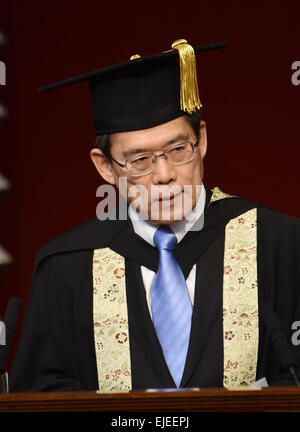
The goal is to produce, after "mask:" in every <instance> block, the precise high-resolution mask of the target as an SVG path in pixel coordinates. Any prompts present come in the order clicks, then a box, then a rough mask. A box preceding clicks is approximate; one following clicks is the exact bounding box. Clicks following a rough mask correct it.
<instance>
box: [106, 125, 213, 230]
mask: <svg viewBox="0 0 300 432" xmlns="http://www.w3.org/2000/svg"><path fill="white" fill-rule="evenodd" d="M196 141H197V140H196V137H195V134H194V131H193V128H192V127H191V125H190V123H189V121H188V120H187V119H186V118H185V117H179V118H177V119H175V120H172V121H170V122H168V123H164V124H161V125H159V126H155V127H153V128H149V129H143V130H138V131H132V132H121V133H114V134H112V135H111V136H110V154H111V155H112V157H113V158H114V159H115V160H117V161H118V162H120V163H122V164H124V162H125V161H126V160H127V159H128V158H130V157H132V156H136V155H139V154H144V153H147V152H150V153H154V154H155V155H159V154H161V153H162V152H163V151H164V150H166V149H168V148H170V146H173V145H176V144H182V143H184V142H191V143H193V144H195V143H196ZM206 141H207V140H206V127H205V123H204V122H201V128H200V137H199V144H198V146H196V147H195V149H194V159H193V160H192V161H190V162H187V163H185V164H183V165H173V164H172V163H171V161H170V160H169V159H167V158H165V157H163V156H162V157H159V158H157V159H156V162H155V164H154V169H153V171H152V172H151V173H149V174H146V175H142V176H138V177H134V176H131V175H130V174H128V173H127V172H126V169H124V168H122V167H120V166H119V165H118V164H116V163H115V162H114V161H112V162H111V165H110V166H109V168H110V170H111V172H110V176H109V178H108V177H106V178H105V179H106V180H107V181H109V183H111V184H115V185H116V186H117V187H119V185H120V178H122V177H123V178H124V177H126V179H127V190H128V191H130V190H131V194H132V195H133V196H128V195H127V201H128V203H132V205H134V204H136V203H139V204H141V202H142V205H141V206H140V205H138V208H137V210H138V212H140V214H141V216H142V217H143V218H144V219H147V220H148V222H149V223H152V224H155V225H156V224H157V225H161V224H167V223H168V224H169V223H172V222H173V221H175V220H179V219H182V218H183V217H184V216H186V212H187V209H188V211H191V210H192V209H193V208H194V206H195V204H196V200H197V198H198V196H199V189H200V190H201V187H200V185H202V179H203V158H204V156H205V153H206V145H207V142H206ZM107 167H108V165H107ZM102 176H103V175H102ZM196 186H198V188H196ZM199 187H200V188H199ZM139 189H142V190H143V191H144V192H146V194H145V193H142V194H141V195H139V193H137V194H136V193H135V192H133V193H132V191H138V190H139ZM158 191H161V193H159V194H157V192H158ZM153 192H154V193H153ZM197 194H198V195H197ZM138 196H140V199H139V200H138V199H137V197H138ZM141 198H142V199H141ZM141 207H142V208H141Z"/></svg>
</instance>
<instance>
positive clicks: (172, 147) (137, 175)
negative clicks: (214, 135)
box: [110, 141, 199, 177]
mask: <svg viewBox="0 0 300 432" xmlns="http://www.w3.org/2000/svg"><path fill="white" fill-rule="evenodd" d="M183 144H190V145H191V146H192V149H193V157H192V159H190V160H189V161H186V162H180V163H174V162H171V164H172V165H173V166H179V165H185V164H187V163H189V162H192V160H193V159H194V157H195V148H196V147H197V146H198V144H199V141H196V142H195V143H192V142H189V141H187V142H183V143H180V144H175V145H173V146H170V147H168V148H167V149H166V150H165V151H163V152H162V153H160V154H158V155H155V154H154V153H151V152H149V153H142V154H140V155H138V156H132V157H130V158H128V159H126V161H125V162H124V164H122V163H121V162H118V161H117V160H116V159H114V158H113V157H112V155H110V157H111V159H112V160H113V161H114V162H115V163H116V164H118V165H119V166H120V167H121V168H124V169H126V171H127V173H128V174H129V175H131V176H132V177H141V176H144V175H147V174H150V173H152V171H153V170H154V166H155V163H156V159H158V158H159V157H162V156H164V158H165V160H168V156H167V153H168V152H170V151H171V150H173V149H174V148H176V147H180V146H182V145H183ZM143 156H152V164H153V167H152V169H151V170H150V171H146V172H144V173H142V174H132V173H130V172H129V171H128V168H127V163H128V162H130V161H132V160H134V159H136V158H137V157H143Z"/></svg>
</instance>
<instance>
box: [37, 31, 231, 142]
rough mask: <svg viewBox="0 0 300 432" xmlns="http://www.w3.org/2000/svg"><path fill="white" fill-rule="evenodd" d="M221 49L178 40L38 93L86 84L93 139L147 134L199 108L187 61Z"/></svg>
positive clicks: (194, 78)
mask: <svg viewBox="0 0 300 432" xmlns="http://www.w3.org/2000/svg"><path fill="white" fill-rule="evenodd" d="M224 46H226V43H225V42H219V43H214V44H209V45H203V46H196V47H194V48H193V47H191V46H190V45H188V44H187V42H186V41H185V40H183V39H180V40H178V41H176V42H174V44H173V45H172V48H173V49H172V50H170V51H166V52H163V53H160V54H156V55H149V56H144V57H140V56H138V55H135V56H132V57H131V59H130V60H129V61H127V62H123V63H120V64H117V65H113V66H109V67H106V68H103V69H99V70H95V71H92V72H88V73H85V74H83V75H79V76H76V77H73V78H69V79H66V80H64V81H60V82H58V83H55V84H51V85H47V86H44V87H41V88H40V89H39V91H40V93H42V92H46V91H49V90H54V89H57V88H61V87H65V86H68V85H71V84H75V83H79V82H82V81H88V83H89V85H90V92H91V100H92V109H93V118H94V128H95V132H96V135H100V134H109V133H114V132H125V131H132V130H138V129H147V128H150V127H153V126H156V125H159V124H161V123H165V122H167V121H170V120H173V119H175V118H177V117H179V116H181V115H183V114H184V113H185V112H189V113H191V112H193V111H196V110H197V109H200V106H201V104H200V100H199V97H198V87H197V75H196V62H195V60H193V57H194V59H195V54H197V53H200V52H203V51H208V50H214V49H218V48H223V47H224ZM191 52H192V54H191ZM178 56H179V60H180V61H178ZM193 61H194V64H193ZM193 68H194V69H193ZM193 92H194V93H193ZM197 97H198V99H197Z"/></svg>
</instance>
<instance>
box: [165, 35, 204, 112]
mask: <svg viewBox="0 0 300 432" xmlns="http://www.w3.org/2000/svg"><path fill="white" fill-rule="evenodd" d="M172 49H173V50H174V49H177V50H178V54H179V61H180V108H181V110H182V111H186V112H188V113H189V114H191V113H192V112H193V111H196V110H197V109H198V110H199V109H200V108H201V107H202V104H201V102H200V98H199V92H198V83H197V70H196V58H195V52H194V48H193V47H192V46H191V45H189V44H188V43H187V41H186V40H185V39H178V40H176V41H175V42H173V43H172Z"/></svg>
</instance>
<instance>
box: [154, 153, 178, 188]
mask: <svg viewBox="0 0 300 432" xmlns="http://www.w3.org/2000/svg"><path fill="white" fill-rule="evenodd" d="M175 179H176V171H175V168H174V166H173V165H172V163H171V162H170V160H169V159H168V157H167V156H165V155H160V156H159V157H158V158H156V161H155V163H154V169H153V172H152V180H153V183H154V184H168V183H170V182H171V181H174V180H175Z"/></svg>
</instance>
